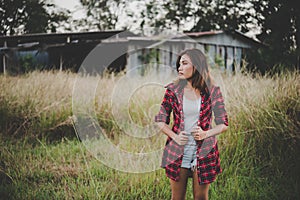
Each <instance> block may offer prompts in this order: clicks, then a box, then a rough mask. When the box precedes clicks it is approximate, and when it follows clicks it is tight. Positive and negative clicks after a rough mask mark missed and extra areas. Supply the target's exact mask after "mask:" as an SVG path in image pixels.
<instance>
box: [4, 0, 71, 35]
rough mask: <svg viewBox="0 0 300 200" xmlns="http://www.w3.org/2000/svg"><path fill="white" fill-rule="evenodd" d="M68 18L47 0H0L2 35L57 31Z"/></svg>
mask: <svg viewBox="0 0 300 200" xmlns="http://www.w3.org/2000/svg"><path fill="white" fill-rule="evenodd" d="M68 18H69V16H68V11H66V10H57V7H56V6H55V5H54V4H51V3H47V0H0V35H15V34H23V33H45V32H47V31H51V32H56V29H57V27H59V26H60V25H61V23H62V22H64V21H66V20H67V19H68Z"/></svg>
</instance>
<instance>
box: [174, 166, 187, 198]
mask: <svg viewBox="0 0 300 200" xmlns="http://www.w3.org/2000/svg"><path fill="white" fill-rule="evenodd" d="M189 173H190V170H189V169H185V168H181V169H180V173H179V181H173V180H172V179H170V184H171V189H172V200H183V199H185V193H186V187H187V182H188V177H189Z"/></svg>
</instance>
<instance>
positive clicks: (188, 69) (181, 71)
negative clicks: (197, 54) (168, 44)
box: [178, 54, 194, 79]
mask: <svg viewBox="0 0 300 200" xmlns="http://www.w3.org/2000/svg"><path fill="white" fill-rule="evenodd" d="M193 72H194V67H193V65H192V61H191V59H190V57H189V56H188V55H186V54H183V55H182V56H181V58H180V61H179V68H178V76H179V79H188V78H191V77H192V75H193Z"/></svg>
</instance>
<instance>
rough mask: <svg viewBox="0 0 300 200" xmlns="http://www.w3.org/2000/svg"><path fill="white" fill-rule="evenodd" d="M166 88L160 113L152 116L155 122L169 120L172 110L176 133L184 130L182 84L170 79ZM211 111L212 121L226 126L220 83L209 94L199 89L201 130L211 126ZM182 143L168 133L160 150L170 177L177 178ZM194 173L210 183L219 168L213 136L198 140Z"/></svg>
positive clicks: (202, 180) (204, 181) (181, 154)
mask: <svg viewBox="0 0 300 200" xmlns="http://www.w3.org/2000/svg"><path fill="white" fill-rule="evenodd" d="M166 88H167V89H166V92H165V95H164V99H163V101H162V104H161V108H160V111H159V113H158V114H157V115H156V116H155V121H156V122H165V123H166V124H169V123H170V114H171V112H172V111H173V126H172V130H173V131H174V132H175V133H176V134H178V133H180V132H181V131H183V130H184V117H183V109H182V108H183V103H182V101H183V91H184V90H183V88H184V87H183V86H180V85H179V84H174V83H171V84H169V85H167V86H166ZM212 112H213V113H214V120H215V123H216V124H217V125H218V124H225V125H226V126H228V118H227V113H226V110H225V108H224V100H223V97H222V94H221V91H220V88H219V87H216V86H214V87H212V89H211V91H210V94H202V93H201V109H200V113H199V119H198V124H197V125H198V126H200V127H201V128H202V129H203V130H205V131H206V130H208V129H211V123H212ZM183 151H184V145H178V144H177V143H176V142H175V141H173V140H172V139H171V138H170V137H168V139H167V142H166V146H165V148H164V152H163V158H162V165H161V166H162V167H163V168H165V169H166V174H167V176H168V177H169V178H171V179H172V180H175V181H178V180H179V172H180V167H181V163H182V157H183ZM196 167H197V173H198V181H199V184H205V183H211V182H213V181H214V180H215V179H216V175H217V174H219V173H221V172H222V169H221V167H220V157H219V151H218V145H217V140H216V138H215V137H214V136H213V137H209V138H207V139H204V140H201V141H197V166H196Z"/></svg>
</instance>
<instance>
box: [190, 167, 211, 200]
mask: <svg viewBox="0 0 300 200" xmlns="http://www.w3.org/2000/svg"><path fill="white" fill-rule="evenodd" d="M209 185H210V184H201V185H200V184H199V182H198V174H197V170H195V171H194V173H193V193H194V199H195V200H200V199H201V200H208V190H209Z"/></svg>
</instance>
